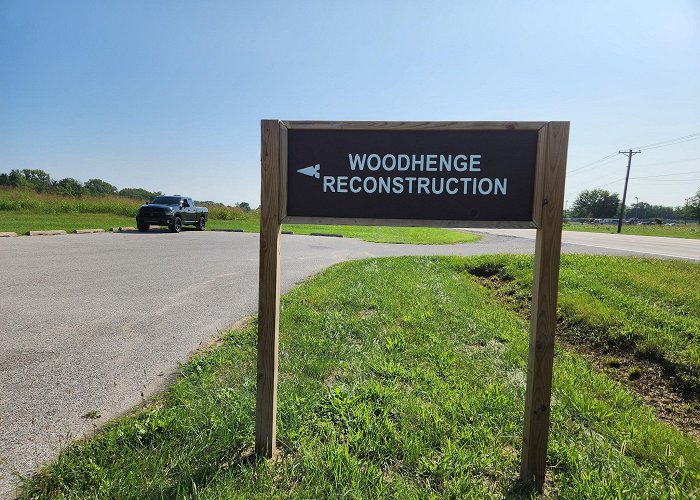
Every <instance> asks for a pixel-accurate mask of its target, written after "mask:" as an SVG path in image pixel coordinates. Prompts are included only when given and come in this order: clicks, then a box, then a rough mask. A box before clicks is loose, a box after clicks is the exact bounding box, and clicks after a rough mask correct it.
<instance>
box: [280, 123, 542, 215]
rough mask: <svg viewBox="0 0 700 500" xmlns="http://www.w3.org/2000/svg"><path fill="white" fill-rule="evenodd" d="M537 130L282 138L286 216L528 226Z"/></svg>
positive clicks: (319, 133)
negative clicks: (510, 222)
mask: <svg viewBox="0 0 700 500" xmlns="http://www.w3.org/2000/svg"><path fill="white" fill-rule="evenodd" d="M537 142H538V131H537V130H458V129H457V130H352V129H350V130H347V129H344V130H333V129H307V128H300V129H295V128H290V129H289V130H288V131H287V207H286V208H287V210H286V213H287V216H289V217H314V218H323V217H328V218H347V219H411V220H443V221H532V220H533V196H534V195H533V193H534V191H535V165H536V155H537Z"/></svg>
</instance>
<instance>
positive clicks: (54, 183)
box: [0, 168, 252, 212]
mask: <svg viewBox="0 0 700 500" xmlns="http://www.w3.org/2000/svg"><path fill="white" fill-rule="evenodd" d="M0 186H5V187H11V188H20V189H30V190H33V191H36V192H37V193H50V194H57V195H61V196H70V197H80V196H121V197H124V198H129V199H133V200H138V201H149V200H151V199H153V198H155V197H156V196H160V195H162V194H163V193H162V192H160V191H148V190H147V189H143V188H123V189H118V188H117V187H116V186H114V185H112V184H110V183H109V182H107V181H104V180H102V179H90V180H88V181H87V182H85V183H83V182H80V181H79V180H77V179H74V178H72V177H65V178H63V179H60V180H56V179H52V178H51V175H49V173H48V172H45V171H44V170H41V169H28V168H25V169H23V170H19V169H14V170H10V172H9V173H2V174H0ZM197 203H199V204H201V205H207V206H210V205H211V206H216V207H222V208H223V207H225V205H224V204H222V203H215V202H212V201H203V202H202V201H198V202H197ZM235 206H236V207H238V208H241V209H242V210H243V211H245V212H250V211H251V210H252V209H251V207H250V205H249V204H248V203H247V202H241V203H236V205H235Z"/></svg>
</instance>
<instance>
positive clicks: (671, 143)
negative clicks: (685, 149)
mask: <svg viewBox="0 0 700 500" xmlns="http://www.w3.org/2000/svg"><path fill="white" fill-rule="evenodd" d="M697 139H700V132H695V133H693V134H688V135H683V136H681V137H676V138H675V139H668V140H665V141H661V142H652V143H651V144H646V145H644V146H637V147H636V148H634V149H641V150H647V149H657V148H665V147H666V146H674V145H676V144H681V143H684V142H688V141H695V140H697Z"/></svg>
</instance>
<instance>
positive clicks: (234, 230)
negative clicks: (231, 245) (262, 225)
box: [208, 229, 245, 233]
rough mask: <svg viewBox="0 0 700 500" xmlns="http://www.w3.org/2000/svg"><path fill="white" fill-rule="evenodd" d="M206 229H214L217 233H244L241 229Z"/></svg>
mask: <svg viewBox="0 0 700 500" xmlns="http://www.w3.org/2000/svg"><path fill="white" fill-rule="evenodd" d="M208 231H214V232H217V233H244V232H245V231H244V230H243V229H208Z"/></svg>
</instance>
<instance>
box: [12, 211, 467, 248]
mask: <svg viewBox="0 0 700 500" xmlns="http://www.w3.org/2000/svg"><path fill="white" fill-rule="evenodd" d="M135 225H136V222H135V220H134V218H133V217H125V216H120V215H114V214H100V213H97V214H93V213H56V214H39V213H32V212H29V213H28V212H20V211H0V232H3V231H13V232H16V233H17V234H28V233H29V231H40V230H47V229H64V230H66V231H67V232H73V231H75V230H76V229H110V228H112V227H118V226H125V227H134V226H135ZM207 227H208V228H209V229H210V230H219V231H221V230H231V229H243V230H244V231H246V232H255V233H257V232H259V231H260V223H259V220H258V219H257V218H254V219H247V220H209V222H208V224H207ZM283 230H284V231H293V232H294V234H311V233H330V234H342V235H343V236H344V237H346V238H359V239H362V240H365V241H373V242H378V243H413V244H423V245H448V244H454V243H470V242H474V241H477V240H479V239H480V238H481V236H477V235H475V234H472V233H467V232H464V231H453V230H448V229H436V228H424V227H370V226H320V225H314V226H312V225H308V226H307V225H301V224H294V225H285V226H284V227H283Z"/></svg>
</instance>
